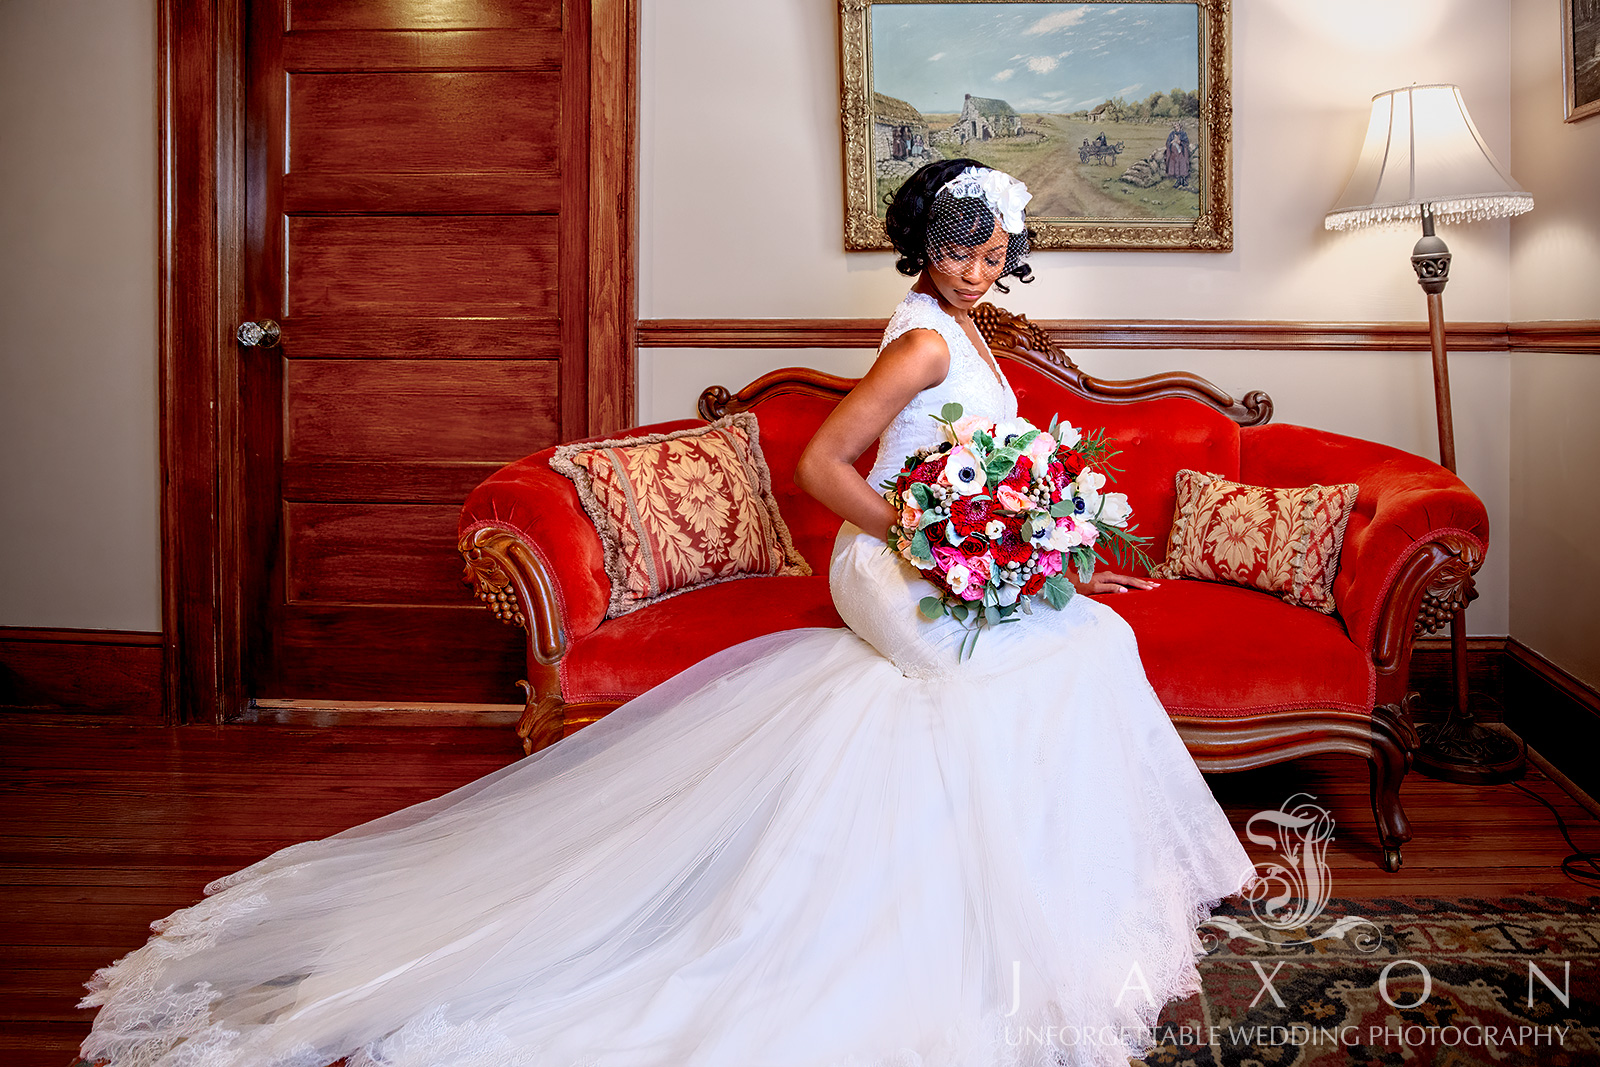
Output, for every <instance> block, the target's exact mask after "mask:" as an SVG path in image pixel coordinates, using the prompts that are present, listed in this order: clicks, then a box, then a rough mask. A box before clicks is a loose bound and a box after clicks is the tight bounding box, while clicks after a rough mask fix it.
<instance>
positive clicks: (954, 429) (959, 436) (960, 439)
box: [949, 415, 989, 445]
mask: <svg viewBox="0 0 1600 1067" xmlns="http://www.w3.org/2000/svg"><path fill="white" fill-rule="evenodd" d="M988 426H989V420H988V419H985V418H980V417H979V416H977V415H963V416H961V417H960V418H959V419H957V420H956V421H955V422H954V423H953V424H952V425H951V427H950V431H949V432H951V433H954V434H955V438H956V441H955V443H956V444H958V445H970V444H971V443H972V435H973V434H975V433H977V432H978V431H979V430H983V429H987V428H988Z"/></svg>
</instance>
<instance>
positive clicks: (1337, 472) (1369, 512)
mask: <svg viewBox="0 0 1600 1067" xmlns="http://www.w3.org/2000/svg"><path fill="white" fill-rule="evenodd" d="M1239 469H1240V475H1239V476H1240V480H1241V481H1244V482H1248V483H1251V484H1254V485H1268V486H1278V487H1288V486H1299V485H1310V484H1312V483H1320V484H1323V485H1330V484H1335V483H1339V482H1355V483H1356V484H1357V485H1359V486H1360V493H1359V495H1358V497H1357V499H1356V511H1355V514H1354V515H1352V516H1351V518H1350V524H1349V526H1348V527H1347V528H1346V530H1345V539H1344V549H1343V551H1342V552H1341V554H1340V556H1339V574H1338V577H1337V579H1336V580H1335V583H1334V599H1335V601H1336V602H1337V603H1338V605H1339V615H1340V617H1341V618H1342V619H1343V620H1344V624H1345V629H1346V631H1347V632H1348V633H1349V635H1350V639H1351V640H1352V641H1354V642H1355V643H1356V644H1357V645H1359V646H1360V647H1361V648H1363V649H1365V650H1366V651H1367V653H1368V655H1370V656H1371V657H1372V659H1373V662H1374V664H1375V665H1376V666H1377V669H1378V674H1379V701H1378V703H1380V704H1382V703H1389V702H1392V700H1391V699H1388V698H1390V697H1392V698H1393V700H1398V699H1400V698H1401V697H1403V696H1404V694H1403V693H1400V694H1399V696H1393V693H1394V691H1395V690H1397V689H1403V688H1404V686H1405V685H1406V672H1407V670H1408V669H1409V663H1410V653H1411V642H1412V640H1413V638H1414V637H1415V636H1416V635H1417V634H1418V633H1419V632H1423V633H1425V632H1430V631H1431V630H1433V629H1437V628H1438V626H1440V625H1442V624H1443V623H1444V622H1446V621H1448V620H1449V617H1450V615H1451V614H1453V612H1454V610H1455V608H1456V607H1457V606H1459V605H1462V604H1465V603H1466V601H1467V600H1470V599H1472V597H1474V596H1475V595H1476V591H1475V590H1474V589H1473V588H1472V575H1473V574H1474V572H1476V571H1477V569H1478V568H1479V567H1480V566H1481V565H1482V563H1483V556H1484V552H1485V550H1486V549H1487V547H1488V542H1489V516H1488V512H1487V511H1486V510H1485V508H1484V506H1483V501H1481V500H1479V499H1478V497H1477V495H1476V494H1474V493H1473V492H1472V490H1471V489H1469V488H1468V487H1467V486H1466V484H1465V483H1464V482H1462V481H1461V479H1460V478H1458V477H1456V475H1454V474H1453V473H1451V472H1450V471H1448V470H1446V469H1445V468H1444V467H1441V466H1440V465H1439V464H1437V463H1434V462H1433V461H1431V460H1427V459H1423V458H1422V457H1421V456H1417V455H1413V454H1412V453H1410V452H1404V451H1401V450H1400V449H1398V448H1391V447H1389V446H1387V445H1381V444H1376V443H1374V442H1371V441H1363V440H1360V439H1359V438H1354V437H1346V436H1344V435H1342V434H1335V433H1329V432H1327V431H1325V430H1316V429H1312V428H1310V427H1306V426H1292V425H1277V426H1253V427H1246V428H1245V429H1243V430H1241V431H1240V464H1239Z"/></svg>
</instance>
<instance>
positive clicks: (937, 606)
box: [917, 596, 944, 620]
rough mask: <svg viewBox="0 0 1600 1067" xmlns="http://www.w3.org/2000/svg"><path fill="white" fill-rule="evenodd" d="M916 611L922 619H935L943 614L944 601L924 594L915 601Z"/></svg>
mask: <svg viewBox="0 0 1600 1067" xmlns="http://www.w3.org/2000/svg"><path fill="white" fill-rule="evenodd" d="M917 613H918V614H919V615H921V616H922V617H923V618H924V619H930V620H931V619H937V618H941V617H942V616H943V615H944V601H942V600H940V599H939V598H938V597H936V596H925V597H923V598H922V599H921V600H919V601H917Z"/></svg>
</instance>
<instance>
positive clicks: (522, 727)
mask: <svg viewBox="0 0 1600 1067" xmlns="http://www.w3.org/2000/svg"><path fill="white" fill-rule="evenodd" d="M517 685H518V686H520V687H521V688H522V692H523V694H524V696H526V697H527V699H526V700H525V701H524V703H523V705H522V718H520V719H518V720H517V736H518V737H520V738H522V751H523V752H526V753H528V754H530V755H531V754H533V753H535V752H537V751H539V750H540V749H541V748H544V747H546V746H547V745H553V744H555V743H556V742H557V741H559V740H561V738H562V737H564V736H565V735H566V725H567V717H566V714H565V713H566V707H567V706H566V704H565V703H563V702H562V700H561V698H560V697H559V696H540V695H539V691H538V690H537V689H535V688H534V686H533V683H532V682H529V681H528V680H527V679H525V678H524V679H521V680H519V681H518V682H517Z"/></svg>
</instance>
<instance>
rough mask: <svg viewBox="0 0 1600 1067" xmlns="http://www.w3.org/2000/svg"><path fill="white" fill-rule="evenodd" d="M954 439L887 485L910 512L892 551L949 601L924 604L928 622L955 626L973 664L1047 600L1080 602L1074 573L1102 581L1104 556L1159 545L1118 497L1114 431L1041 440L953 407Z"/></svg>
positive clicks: (948, 411) (1011, 424) (1060, 429)
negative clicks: (996, 630) (982, 646)
mask: <svg viewBox="0 0 1600 1067" xmlns="http://www.w3.org/2000/svg"><path fill="white" fill-rule="evenodd" d="M934 418H935V421H937V422H938V423H939V424H940V426H942V427H943V430H944V436H945V440H944V442H942V443H941V444H940V445H938V447H936V448H924V449H920V450H918V451H917V452H915V453H913V454H911V455H910V456H907V457H906V461H905V463H904V464H902V466H901V469H900V473H899V474H897V475H896V476H895V477H894V478H893V479H891V480H889V481H886V482H884V483H883V489H884V491H885V492H884V496H885V498H886V499H887V500H888V501H889V503H890V504H891V505H893V506H894V508H895V509H896V510H897V511H899V513H900V522H899V523H898V524H897V525H896V526H894V527H893V528H891V529H890V531H889V547H890V548H891V549H892V550H893V551H895V552H897V553H898V554H899V555H900V557H901V558H902V559H904V560H905V561H906V562H907V563H909V564H911V566H913V567H915V568H916V569H917V570H918V571H919V572H920V573H921V574H922V576H923V577H924V578H926V579H928V580H929V581H930V582H932V583H933V584H934V585H935V586H937V587H938V588H939V589H940V590H941V591H942V593H941V595H939V596H929V597H924V598H923V599H922V601H921V603H920V604H919V605H918V610H919V611H920V612H921V614H922V615H923V617H924V618H928V619H937V618H940V617H941V616H944V615H949V616H950V617H952V618H953V619H955V620H956V621H957V622H958V623H960V624H961V625H962V626H964V627H965V628H966V629H967V630H969V631H970V638H968V639H966V640H964V641H963V642H962V645H961V649H960V654H961V655H963V656H965V655H968V654H970V653H971V650H972V647H973V645H974V644H975V643H976V642H977V639H978V632H979V630H980V629H981V628H983V627H985V626H998V625H1001V624H1002V623H1007V622H1015V621H1017V618H1016V617H1017V613H1018V612H1019V611H1021V612H1023V613H1029V612H1030V611H1031V608H1030V607H1029V604H1030V602H1031V600H1032V598H1033V597H1034V596H1036V595H1042V596H1043V597H1044V600H1045V602H1046V603H1047V604H1049V605H1050V606H1051V607H1053V608H1056V609H1058V610H1059V609H1060V608H1062V607H1064V606H1065V605H1066V603H1067V601H1068V600H1070V599H1072V595H1073V586H1072V582H1071V580H1070V579H1068V577H1067V576H1066V573H1065V571H1066V568H1067V567H1069V566H1070V567H1074V568H1076V570H1077V572H1078V575H1079V579H1080V580H1081V581H1088V580H1089V579H1090V577H1091V576H1092V575H1093V574H1094V570H1095V564H1096V562H1097V561H1098V560H1099V559H1100V551H1101V550H1102V548H1106V547H1109V549H1110V550H1111V553H1112V556H1113V557H1114V558H1115V559H1116V560H1117V562H1118V563H1119V564H1120V563H1121V561H1122V559H1123V556H1124V553H1125V552H1131V553H1133V555H1134V556H1135V557H1136V558H1137V559H1139V560H1140V561H1141V562H1142V563H1143V564H1145V565H1146V566H1148V565H1149V560H1148V559H1146V558H1145V555H1144V552H1143V551H1142V550H1141V549H1140V547H1139V546H1140V545H1141V544H1143V543H1144V542H1145V541H1147V540H1148V538H1145V537H1140V536H1137V535H1135V534H1134V532H1133V528H1132V527H1131V526H1129V525H1128V519H1129V518H1130V516H1131V515H1132V509H1131V508H1130V507H1129V506H1128V498H1127V496H1126V495H1125V494H1123V493H1106V492H1102V491H1101V490H1102V489H1104V488H1105V485H1106V482H1107V477H1108V476H1107V474H1106V473H1104V472H1105V471H1108V470H1115V469H1116V468H1114V467H1112V466H1111V464H1110V462H1109V461H1110V459H1111V457H1113V456H1114V455H1116V452H1115V451H1114V450H1113V449H1112V448H1111V447H1110V446H1109V445H1108V444H1107V443H1106V441H1105V437H1104V433H1103V431H1098V430H1097V431H1095V432H1093V433H1090V434H1084V433H1080V432H1079V431H1078V430H1076V429H1074V428H1073V427H1072V426H1071V425H1070V424H1068V423H1064V422H1060V421H1059V420H1058V419H1054V418H1052V419H1051V420H1050V426H1049V428H1048V429H1045V430H1041V429H1039V428H1038V427H1037V426H1034V425H1033V424H1032V423H1030V422H1028V421H1027V420H1026V419H1020V418H1019V419H1009V420H1007V421H1004V422H999V423H996V422H992V421H987V420H984V419H979V418H977V417H976V416H963V414H962V409H961V405H960V404H946V405H945V406H944V409H943V410H942V411H941V412H940V413H939V414H938V415H937V416H934Z"/></svg>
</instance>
